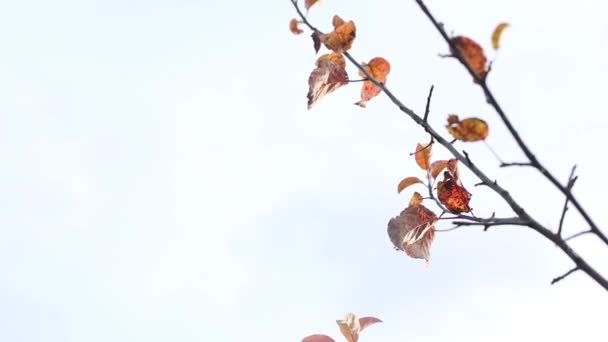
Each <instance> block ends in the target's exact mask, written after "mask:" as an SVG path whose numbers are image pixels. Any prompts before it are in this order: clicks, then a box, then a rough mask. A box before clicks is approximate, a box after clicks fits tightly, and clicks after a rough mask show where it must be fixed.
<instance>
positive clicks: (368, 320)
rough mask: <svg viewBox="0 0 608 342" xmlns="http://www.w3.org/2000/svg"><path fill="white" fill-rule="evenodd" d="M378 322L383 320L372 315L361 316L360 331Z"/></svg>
mask: <svg viewBox="0 0 608 342" xmlns="http://www.w3.org/2000/svg"><path fill="white" fill-rule="evenodd" d="M376 323H382V320H381V319H379V318H376V317H371V316H368V317H361V318H359V325H360V326H361V330H360V331H359V332H361V331H363V329H365V328H367V327H369V326H370V325H372V324H376Z"/></svg>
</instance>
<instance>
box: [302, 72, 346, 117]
mask: <svg viewBox="0 0 608 342" xmlns="http://www.w3.org/2000/svg"><path fill="white" fill-rule="evenodd" d="M346 84H348V75H347V74H346V71H345V70H344V68H342V66H340V65H339V64H338V63H335V62H332V61H331V60H320V61H317V68H316V69H315V70H313V71H312V73H311V74H310V77H309V78H308V86H309V89H308V95H307V97H308V109H310V108H312V106H313V105H314V104H315V103H316V102H317V100H319V99H320V98H321V97H323V96H325V95H327V94H330V93H332V92H334V91H335V90H336V89H338V88H340V87H342V86H343V85H346Z"/></svg>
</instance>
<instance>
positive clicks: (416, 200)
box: [408, 191, 423, 207]
mask: <svg viewBox="0 0 608 342" xmlns="http://www.w3.org/2000/svg"><path fill="white" fill-rule="evenodd" d="M422 200H423V198H422V195H421V194H420V193H419V192H418V191H416V192H414V194H413V195H412V198H411V199H410V203H409V204H408V207H411V206H414V205H419V204H422Z"/></svg>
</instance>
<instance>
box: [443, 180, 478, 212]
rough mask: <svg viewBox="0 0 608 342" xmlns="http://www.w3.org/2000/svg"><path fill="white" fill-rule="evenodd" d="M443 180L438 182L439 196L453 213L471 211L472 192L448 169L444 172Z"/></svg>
mask: <svg viewBox="0 0 608 342" xmlns="http://www.w3.org/2000/svg"><path fill="white" fill-rule="evenodd" d="M443 177H444V179H443V181H439V182H438V183H437V197H438V198H439V202H441V203H442V204H443V205H445V207H446V209H448V210H449V211H450V212H451V213H452V214H460V213H468V212H470V211H471V207H469V201H470V200H471V194H470V193H469V192H468V191H467V189H465V188H464V187H463V186H462V185H461V184H458V183H459V182H458V181H457V180H456V179H454V177H453V176H452V174H451V173H450V172H448V171H446V172H444V173H443Z"/></svg>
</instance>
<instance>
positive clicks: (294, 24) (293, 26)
mask: <svg viewBox="0 0 608 342" xmlns="http://www.w3.org/2000/svg"><path fill="white" fill-rule="evenodd" d="M300 23H301V22H300V21H298V20H297V19H295V18H294V19H291V20H290V21H289V31H291V33H293V34H300V33H302V32H304V31H302V30H301V29H300V28H299V27H298V25H299V24H300Z"/></svg>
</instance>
